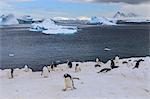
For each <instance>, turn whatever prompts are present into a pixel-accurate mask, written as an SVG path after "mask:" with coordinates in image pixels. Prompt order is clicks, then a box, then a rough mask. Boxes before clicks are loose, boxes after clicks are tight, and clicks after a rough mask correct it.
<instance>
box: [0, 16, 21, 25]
mask: <svg viewBox="0 0 150 99" xmlns="http://www.w3.org/2000/svg"><path fill="white" fill-rule="evenodd" d="M13 24H18V21H17V19H16V18H15V16H14V15H13V14H8V15H2V16H0V25H13Z"/></svg>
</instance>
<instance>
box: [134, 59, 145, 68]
mask: <svg viewBox="0 0 150 99" xmlns="http://www.w3.org/2000/svg"><path fill="white" fill-rule="evenodd" d="M142 61H144V60H143V59H139V60H137V62H136V64H135V66H134V67H133V69H135V68H139V65H140V62H142Z"/></svg>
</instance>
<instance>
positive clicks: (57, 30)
mask: <svg viewBox="0 0 150 99" xmlns="http://www.w3.org/2000/svg"><path fill="white" fill-rule="evenodd" d="M30 31H37V32H43V33H45V34H73V33H75V32H77V28H76V27H75V26H61V25H56V24H55V23H54V21H52V20H51V19H45V20H44V21H43V22H41V23H33V24H32V25H31V28H30Z"/></svg>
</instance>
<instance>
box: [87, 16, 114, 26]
mask: <svg viewBox="0 0 150 99" xmlns="http://www.w3.org/2000/svg"><path fill="white" fill-rule="evenodd" d="M89 24H95V25H116V23H113V22H111V21H109V20H108V19H106V18H102V17H92V18H91V20H90V21H89Z"/></svg>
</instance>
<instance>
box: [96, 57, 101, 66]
mask: <svg viewBox="0 0 150 99" xmlns="http://www.w3.org/2000/svg"><path fill="white" fill-rule="evenodd" d="M95 67H101V65H100V60H99V58H96V64H95Z"/></svg>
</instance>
